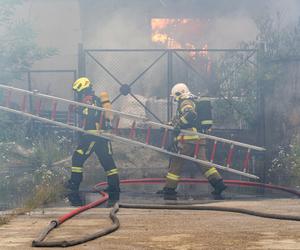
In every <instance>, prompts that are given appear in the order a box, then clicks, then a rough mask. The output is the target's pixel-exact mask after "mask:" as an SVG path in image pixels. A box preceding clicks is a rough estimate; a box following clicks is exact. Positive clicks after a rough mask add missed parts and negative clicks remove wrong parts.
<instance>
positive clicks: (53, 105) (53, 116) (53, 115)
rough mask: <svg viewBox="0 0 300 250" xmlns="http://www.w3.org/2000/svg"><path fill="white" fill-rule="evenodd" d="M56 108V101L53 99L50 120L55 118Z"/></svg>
mask: <svg viewBox="0 0 300 250" xmlns="http://www.w3.org/2000/svg"><path fill="white" fill-rule="evenodd" d="M56 108H57V101H53V103H52V111H51V120H53V121H54V120H55V118H56Z"/></svg>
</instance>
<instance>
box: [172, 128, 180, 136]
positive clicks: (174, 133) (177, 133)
mask: <svg viewBox="0 0 300 250" xmlns="http://www.w3.org/2000/svg"><path fill="white" fill-rule="evenodd" d="M179 134H180V126H179V125H175V126H174V129H173V137H175V138H176V137H177V136H178V135H179Z"/></svg>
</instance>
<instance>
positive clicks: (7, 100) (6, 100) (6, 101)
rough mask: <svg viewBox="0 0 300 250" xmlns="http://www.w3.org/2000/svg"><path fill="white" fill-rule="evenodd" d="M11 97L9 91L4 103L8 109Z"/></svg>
mask: <svg viewBox="0 0 300 250" xmlns="http://www.w3.org/2000/svg"><path fill="white" fill-rule="evenodd" d="M11 95H12V91H11V90H9V91H8V93H7V94H6V98H5V103H4V105H5V106H6V107H8V108H9V107H10V102H11Z"/></svg>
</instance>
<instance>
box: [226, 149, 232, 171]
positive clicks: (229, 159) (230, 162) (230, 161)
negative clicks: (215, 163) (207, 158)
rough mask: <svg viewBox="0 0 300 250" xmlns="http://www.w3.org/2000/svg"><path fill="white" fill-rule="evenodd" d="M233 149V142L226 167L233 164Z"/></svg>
mask: <svg viewBox="0 0 300 250" xmlns="http://www.w3.org/2000/svg"><path fill="white" fill-rule="evenodd" d="M233 149H234V145H233V144H231V145H230V149H229V153H228V156H227V161H226V167H228V168H229V167H230V166H231V164H232V156H233Z"/></svg>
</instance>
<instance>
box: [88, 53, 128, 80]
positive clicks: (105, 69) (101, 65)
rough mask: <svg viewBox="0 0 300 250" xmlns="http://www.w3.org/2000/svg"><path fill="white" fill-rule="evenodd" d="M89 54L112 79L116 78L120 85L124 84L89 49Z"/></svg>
mask: <svg viewBox="0 0 300 250" xmlns="http://www.w3.org/2000/svg"><path fill="white" fill-rule="evenodd" d="M87 54H88V55H89V56H90V57H91V58H92V59H93V60H94V61H95V62H96V64H98V65H99V66H100V67H101V68H102V69H103V70H104V71H105V72H106V73H107V74H108V75H109V76H110V77H111V78H112V79H114V80H115V81H116V82H117V83H118V84H119V85H120V86H122V85H123V84H122V83H121V82H120V81H119V79H117V78H116V77H115V76H114V75H113V74H112V73H110V71H109V70H108V69H107V68H106V67H105V66H104V65H103V64H102V63H100V62H99V61H98V60H97V59H96V58H95V57H94V56H93V55H92V54H91V53H89V52H88V51H87Z"/></svg>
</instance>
